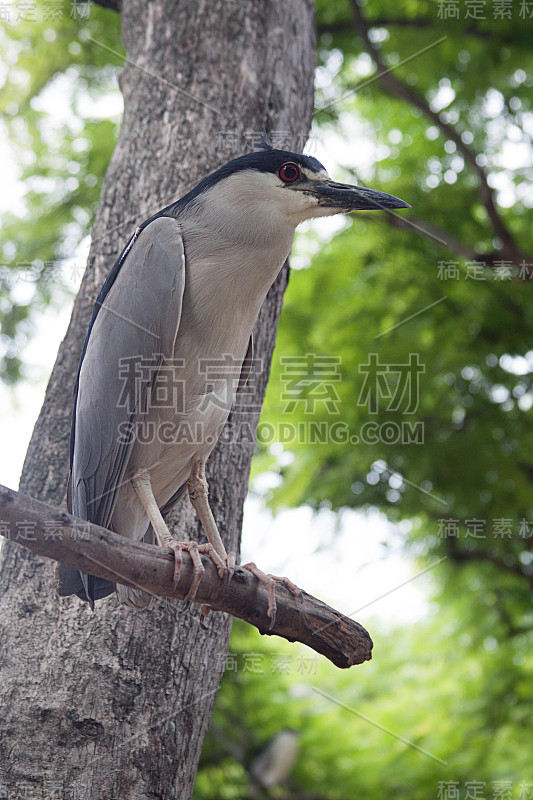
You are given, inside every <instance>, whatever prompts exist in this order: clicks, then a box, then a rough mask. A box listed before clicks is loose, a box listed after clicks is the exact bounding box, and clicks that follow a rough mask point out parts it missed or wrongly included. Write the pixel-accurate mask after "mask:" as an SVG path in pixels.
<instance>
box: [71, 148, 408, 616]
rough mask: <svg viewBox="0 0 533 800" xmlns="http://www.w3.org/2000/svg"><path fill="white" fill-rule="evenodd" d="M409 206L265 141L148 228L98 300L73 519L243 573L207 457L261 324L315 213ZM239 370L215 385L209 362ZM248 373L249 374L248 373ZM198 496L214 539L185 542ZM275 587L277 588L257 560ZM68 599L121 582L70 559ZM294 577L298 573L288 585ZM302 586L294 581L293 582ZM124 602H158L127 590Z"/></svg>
mask: <svg viewBox="0 0 533 800" xmlns="http://www.w3.org/2000/svg"><path fill="white" fill-rule="evenodd" d="M394 208H409V206H408V204H407V203H404V202H403V201H402V200H399V199H398V198H396V197H393V196H392V195H388V194H384V193H383V192H378V191H375V190H373V189H366V188H363V187H359V186H348V185H345V184H341V183H336V182H335V181H332V180H331V179H330V177H329V175H328V173H327V172H326V170H325V168H324V167H323V166H322V164H321V163H320V162H319V161H317V160H316V159H315V158H312V157H311V156H305V155H300V154H297V153H291V152H286V151H283V150H274V149H271V148H269V149H264V150H261V151H260V152H255V153H250V154H248V155H244V156H241V157H240V158H236V159H234V160H233V161H229V162H228V163H227V164H224V166H222V167H220V169H218V170H216V172H213V173H212V174H211V175H208V176H207V178H204V180H203V181H201V182H200V183H199V184H198V185H197V186H196V187H195V188H194V189H192V191H190V192H189V193H188V194H186V195H185V196H184V197H182V198H181V200H178V201H177V202H175V203H173V204H172V205H170V206H167V208H164V209H163V210H162V211H159V212H158V213H157V214H155V215H154V216H153V217H150V219H148V220H147V221H146V222H144V223H143V224H142V225H140V226H139V227H138V228H137V230H136V231H135V233H134V234H133V236H132V238H131V239H130V240H129V242H128V244H127V245H126V247H125V248H124V250H123V251H122V253H121V255H120V257H119V259H118V261H117V262H116V264H115V265H114V267H113V269H112V270H111V272H110V273H109V276H108V278H107V280H106V281H105V284H104V286H103V288H102V291H101V292H100V294H99V296H98V299H97V301H96V304H95V307H94V310H93V315H92V319H91V322H90V325H89V330H88V332H87V337H86V339H85V344H84V347H83V352H82V356H81V360H80V366H79V372H78V378H77V382H76V391H75V402H74V412H73V420H72V433H71V447H70V450H71V475H70V481H69V483H70V496H71V508H72V513H73V514H74V515H75V516H77V517H81V518H82V519H85V520H89V521H90V522H94V523H96V524H98V525H101V526H103V527H105V528H110V529H111V530H113V531H116V532H117V533H120V534H122V535H123V536H126V537H127V538H129V539H133V540H136V541H140V540H142V539H145V540H146V538H150V539H151V537H152V531H153V533H154V534H155V538H156V540H157V542H158V543H159V544H160V545H161V546H162V547H170V548H171V549H172V550H173V551H174V554H175V580H177V578H178V577H179V570H180V564H181V557H182V551H183V550H187V551H189V553H190V554H191V557H192V559H193V562H194V564H195V574H194V579H193V582H192V584H191V588H190V591H189V594H188V597H189V599H192V598H193V597H194V596H195V592H196V590H197V587H198V583H199V581H200V580H201V577H202V574H203V572H204V567H203V565H202V561H201V556H200V554H201V553H204V554H207V555H209V556H210V557H211V558H212V559H213V561H214V562H215V564H216V565H217V567H218V570H219V575H220V576H221V577H223V576H224V575H228V574H229V575H231V573H232V570H233V568H234V557H233V556H232V554H229V555H228V554H227V553H226V550H225V547H224V544H223V542H222V539H221V537H220V534H219V532H218V530H217V526H216V523H215V520H214V518H213V515H212V513H211V509H210V507H209V503H208V493H207V483H206V479H205V463H206V460H207V458H208V457H209V454H210V453H211V451H212V450H213V448H214V446H215V444H216V442H217V441H218V439H219V437H220V434H221V431H222V427H223V425H224V423H225V422H226V420H227V418H228V416H229V413H230V410H231V406H232V404H233V402H234V399H235V394H236V392H237V391H238V388H239V387H240V386H242V384H243V382H245V380H246V373H247V369H248V365H249V363H250V360H251V354H252V338H251V336H252V328H253V326H254V323H255V321H256V319H257V315H258V313H259V309H260V308H261V304H262V303H263V301H264V299H265V296H266V294H267V292H268V289H269V287H270V286H271V285H272V283H273V281H274V279H275V278H276V276H277V275H278V273H279V271H280V270H281V268H282V266H283V264H284V262H285V260H286V258H287V257H288V255H289V251H290V249H291V245H292V241H293V238H294V233H295V230H296V227H297V226H298V225H299V224H300V223H301V222H303V221H304V220H306V219H310V218H312V217H325V216H330V215H332V214H339V213H348V212H350V211H354V210H357V209H364V210H369V209H394ZM228 363H229V364H230V365H233V366H234V365H237V367H238V369H237V374H236V376H235V379H234V380H233V377H232V379H231V380H228V371H227V370H226V372H225V374H223V375H222V376H219V377H218V378H216V379H215V380H213V376H212V375H211V376H209V374H208V372H207V370H206V366H209V365H210V364H211V365H213V364H215V365H216V364H218V365H220V364H228ZM234 372H235V370H234ZM187 490H188V492H189V497H190V499H191V502H192V505H193V506H194V508H195V509H196V512H197V514H198V516H199V518H200V521H201V523H202V525H203V528H204V530H205V533H206V536H207V540H208V543H207V544H203V545H198V544H196V543H195V542H178V541H177V540H176V539H175V538H174V537H173V536H172V535H171V534H170V532H169V530H168V528H167V525H166V523H165V521H164V517H165V515H166V514H167V513H168V512H169V511H170V510H171V509H172V508H173V507H174V506H175V505H176V503H178V502H179V500H180V499H181V498H182V496H183V495H184V493H185V492H186V491H187ZM245 566H246V567H247V568H248V569H250V570H251V571H252V572H254V573H255V574H256V575H257V577H258V578H259V579H260V580H262V581H264V582H266V583H267V585H268V588H269V614H270V616H271V617H273V616H274V613H275V598H274V582H273V579H272V576H266V575H264V574H263V573H262V572H261V571H260V570H258V569H257V567H256V566H255V565H253V564H251V565H245ZM58 575H59V589H58V591H59V594H61V595H68V594H77V595H78V597H80V598H81V599H82V600H86V601H87V600H88V601H89V603H90V604H91V607H94V601H95V600H97V599H100V598H103V597H106V596H107V595H109V594H110V593H111V592H112V591H113V590H114V589H115V585H114V584H113V583H111V582H110V581H106V580H103V579H102V578H98V577H94V576H92V575H84V574H81V573H80V572H78V571H77V570H74V569H72V568H70V567H66V566H64V565H61V566H60V567H59V573H58ZM284 580H285V579H284ZM288 583H289V585H290V582H288ZM116 591H117V594H118V597H119V600H121V601H122V602H125V603H128V604H129V605H131V606H134V607H137V608H144V607H146V606H147V605H148V603H149V602H150V599H151V598H150V595H148V594H147V593H146V592H143V591H142V590H140V589H134V588H130V587H126V586H122V585H120V584H117V586H116Z"/></svg>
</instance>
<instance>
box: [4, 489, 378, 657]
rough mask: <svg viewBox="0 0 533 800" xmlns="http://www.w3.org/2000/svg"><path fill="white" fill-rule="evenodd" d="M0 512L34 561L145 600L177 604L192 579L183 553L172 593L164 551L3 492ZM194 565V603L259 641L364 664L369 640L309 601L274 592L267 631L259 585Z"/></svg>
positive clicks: (239, 574)
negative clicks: (248, 629)
mask: <svg viewBox="0 0 533 800" xmlns="http://www.w3.org/2000/svg"><path fill="white" fill-rule="evenodd" d="M0 509H1V512H0V513H1V517H2V522H3V523H4V530H6V532H7V534H8V535H7V538H8V539H9V540H11V541H15V542H17V543H19V544H21V545H23V546H24V547H27V548H28V549H29V550H31V551H32V552H33V553H36V554H37V555H40V556H46V557H47V558H53V559H56V560H58V561H61V562H62V563H64V564H67V565H69V566H71V567H76V568H78V569H80V570H82V571H83V572H88V573H90V574H92V575H97V576H99V577H101V578H107V579H109V580H112V581H115V582H118V583H121V584H124V585H125V586H134V587H135V588H139V589H144V590H145V591H147V592H150V593H151V594H153V595H158V596H159V595H161V596H164V597H177V598H179V599H180V600H183V599H184V598H185V596H186V594H187V591H188V588H189V586H190V583H191V579H192V575H193V567H192V561H191V558H190V556H189V554H188V553H185V552H184V553H183V567H182V571H181V575H180V579H179V582H178V585H177V586H176V587H174V586H173V583H172V578H173V572H174V557H173V555H172V552H171V551H170V550H166V549H163V548H160V547H154V546H152V545H148V544H143V543H142V542H132V541H130V540H129V539H125V538H124V537H123V536H120V535H118V534H116V533H112V532H111V531H108V530H106V529H105V528H100V527H99V526H98V525H92V524H90V523H88V522H86V521H85V520H80V519H76V517H72V516H71V515H70V514H67V513H66V512H64V511H61V510H59V509H57V508H53V507H52V506H49V505H47V504H45V503H41V502H39V501H37V500H34V499H33V498H30V497H25V496H24V495H21V494H18V493H17V492H14V491H12V490H11V489H7V488H6V487H4V486H0ZM202 561H203V564H204V567H205V575H204V577H203V578H202V581H201V583H200V586H199V587H198V593H197V596H196V599H195V602H198V603H203V604H207V605H209V606H210V607H211V608H213V609H215V610H217V611H226V612H227V613H228V614H232V615H233V616H234V617H239V618H240V619H243V620H245V621H246V622H249V623H250V624H251V625H255V627H256V628H258V630H259V631H260V633H263V634H269V635H271V634H276V635H277V636H282V637H283V638H284V639H288V641H290V642H294V641H298V642H302V643H303V644H306V645H308V647H311V648H312V649H313V650H315V651H316V652H317V653H320V654H321V655H323V656H325V657H326V658H328V659H329V660H330V661H332V662H333V663H334V664H335V665H336V666H337V667H342V668H346V667H351V666H353V665H354V664H362V663H363V662H364V661H369V660H370V658H371V657H372V640H371V638H370V636H369V635H368V633H367V631H366V630H365V629H364V628H363V627H362V626H361V625H359V623H358V622H355V621H354V620H352V619H349V618H348V617H345V616H344V615H343V614H340V613H339V612H338V611H335V610H334V609H333V608H330V607H329V606H327V605H326V604H325V603H322V602H321V601H320V600H317V599H316V598H315V597H312V596H311V595H309V594H307V593H306V592H302V594H301V596H299V597H295V596H294V595H293V594H292V593H291V592H290V591H289V590H288V589H287V588H286V587H285V586H283V585H281V584H280V587H279V588H278V587H276V600H277V614H276V619H275V622H274V625H273V626H272V627H270V625H271V621H270V619H269V617H268V616H267V607H268V599H267V592H266V589H265V587H264V585H263V584H260V583H259V581H258V580H257V579H256V578H255V577H254V576H253V575H252V574H251V573H250V572H248V571H247V570H245V569H242V568H240V567H237V569H236V570H235V574H234V575H233V578H232V579H231V581H230V582H228V581H227V580H221V579H220V578H219V577H218V574H217V571H216V568H215V566H214V564H213V563H212V562H211V560H210V559H208V558H206V557H204V558H203V559H202ZM132 613H138V612H132Z"/></svg>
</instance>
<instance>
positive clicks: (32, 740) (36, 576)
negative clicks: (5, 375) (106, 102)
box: [0, 0, 314, 800]
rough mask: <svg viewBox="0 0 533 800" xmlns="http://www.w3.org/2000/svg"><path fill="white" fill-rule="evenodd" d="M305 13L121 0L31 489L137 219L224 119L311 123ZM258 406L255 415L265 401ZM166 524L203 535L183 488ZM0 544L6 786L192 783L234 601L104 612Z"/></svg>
mask: <svg viewBox="0 0 533 800" xmlns="http://www.w3.org/2000/svg"><path fill="white" fill-rule="evenodd" d="M312 16H313V11H312V2H311V0H269V1H268V2H263V0H261V1H259V0H210V1H209V2H205V1H204V2H194V0H181V2H180V3H175V2H174V0H152V2H150V3H148V4H145V3H143V2H141V0H125V2H124V4H123V9H122V22H123V38H124V43H125V46H126V50H127V54H128V59H129V61H127V62H126V64H125V67H124V70H123V72H122V75H121V79H120V85H121V88H122V91H123V94H124V104H125V112H124V121H123V126H122V131H121V134H120V138H119V141H118V144H117V147H116V149H115V153H114V155H113V158H112V161H111V164H110V166H109V169H108V172H107V176H106V180H105V183H104V187H103V190H102V196H101V201H100V206H99V209H98V213H97V218H96V221H95V225H94V229H93V244H92V247H91V252H90V256H89V261H88V266H87V271H86V274H85V277H84V280H83V283H82V288H81V290H80V294H79V296H78V299H77V301H76V304H75V306H74V311H73V314H72V319H71V322H70V325H69V328H68V331H67V334H66V337H65V339H64V341H63V343H62V345H61V347H60V350H59V353H58V357H57V362H56V365H55V367H54V370H53V374H52V377H51V379H50V383H49V386H48V389H47V392H46V398H45V402H44V406H43V409H42V411H41V414H40V417H39V419H38V421H37V424H36V427H35V430H34V434H33V438H32V441H31V444H30V447H29V450H28V454H27V458H26V462H25V466H24V470H23V475H22V479H21V490H22V491H23V492H25V493H27V494H29V495H32V496H33V497H35V498H38V499H40V500H43V501H46V502H48V503H50V504H52V505H55V506H60V505H62V504H64V500H65V483H66V476H67V463H68V456H67V452H68V435H69V420H70V411H71V398H72V387H73V382H74V376H75V373H76V366H77V361H78V357H79V353H80V349H81V344H82V340H83V336H84V331H85V329H86V326H87V323H88V318H89V313H90V308H91V306H92V303H93V302H94V299H95V297H96V294H97V292H98V289H99V287H100V285H101V284H102V282H103V280H104V278H105V275H106V273H107V271H108V270H109V269H110V267H111V265H112V264H113V262H114V260H115V258H116V257H117V255H118V253H119V251H120V250H121V248H122V246H123V244H124V243H125V241H126V240H127V238H128V236H129V235H130V233H131V232H132V230H133V229H134V227H135V225H136V224H137V223H138V222H140V221H141V220H143V219H145V218H146V217H147V216H149V215H150V214H151V213H152V212H154V211H156V210H157V209H159V208H161V207H162V206H163V205H165V204H167V203H168V202H169V199H171V198H173V197H176V196H179V194H181V193H183V191H184V189H186V188H187V187H190V186H191V185H193V184H194V183H196V182H197V181H198V180H199V179H200V178H201V177H203V176H204V175H205V174H207V173H208V172H210V171H211V170H212V169H214V168H216V167H217V166H218V165H220V164H221V163H223V162H224V161H227V160H228V159H229V158H231V157H233V156H235V155H237V154H238V153H239V152H240V151H242V145H240V144H239V143H236V144H233V145H231V144H230V143H229V141H228V139H227V138H226V137H221V136H220V132H226V133H227V132H232V131H233V132H236V133H237V134H241V133H242V132H243V131H247V130H255V131H257V130H261V129H266V130H267V131H269V130H283V131H292V132H293V134H294V135H295V136H294V139H295V140H296V137H297V136H301V133H302V132H304V131H307V130H308V126H309V123H310V119H311V113H312V93H313V69H314V41H313V37H314V33H313V18H312ZM154 75H155V76H159V78H157V77H154ZM193 98H196V99H193ZM206 104H207V105H206ZM213 109H217V111H214V110H213ZM221 141H223V142H225V143H226V144H228V146H227V147H223V148H221V147H220V143H221ZM286 283H287V270H286V269H285V270H284V271H283V272H282V273H281V275H280V276H279V278H278V280H277V281H276V283H275V284H274V286H273V287H272V289H271V291H270V293H269V295H268V298H267V300H266V302H265V304H264V307H263V309H262V312H261V314H260V319H259V321H258V325H257V330H256V353H257V354H258V355H259V356H260V357H261V358H262V359H263V371H262V373H261V375H260V376H259V378H258V380H256V381H255V382H254V394H255V397H254V400H256V401H257V400H259V401H261V400H262V397H263V394H264V390H265V385H266V380H267V377H268V365H269V363H270V358H271V354H272V349H273V346H274V340H275V333H276V328H277V322H278V317H279V313H280V309H281V302H282V297H283V292H284V289H285V286H286ZM243 413H247V412H243ZM243 413H241V415H240V419H241V420H242V418H243ZM247 419H248V421H249V423H250V427H251V429H252V430H254V429H255V426H256V424H257V414H249V415H248V417H247ZM252 450H253V443H252V441H249V442H245V443H234V444H220V446H218V447H217V449H216V450H215V452H214V453H213V455H212V457H211V459H210V462H209V475H208V477H209V480H210V487H211V502H212V507H213V511H214V514H215V517H216V518H217V521H218V523H219V526H220V529H221V531H223V532H224V538H225V542H226V545H227V546H228V548H230V549H238V544H239V535H240V529H241V522H242V506H243V501H244V497H245V494H246V488H247V483H248V472H249V465H250V460H251V456H252ZM173 524H175V526H176V527H177V528H179V529H180V530H181V531H182V532H185V533H186V534H187V535H188V536H191V537H195V538H199V536H200V532H199V525H198V522H197V520H196V518H195V516H194V513H193V512H192V509H191V507H190V505H189V504H188V501H186V502H184V503H183V504H182V505H181V506H180V507H178V509H177V510H176V511H175V513H174V515H173ZM1 558H2V563H1V570H0V686H1V687H2V694H3V698H2V704H1V710H0V717H1V719H0V726H1V743H0V798H1V799H2V800H3V798H6V797H10V798H11V800H12V799H13V798H18V797H24V798H28V799H29V800H33V799H34V798H35V799H37V798H39V800H43V798H46V800H48V799H49V798H56V797H57V798H69V799H70V800H94V799H95V798H99V800H106V799H111V798H112V799H113V800H114V798H117V799H118V798H120V800H125V799H126V798H127V799H128V800H148V798H150V799H152V798H165V800H168V799H169V798H176V797H177V798H184V800H186V799H187V798H190V797H191V796H192V787H193V783H194V777H195V772H196V766H197V762H198V757H199V753H200V749H201V746H202V742H203V738H204V735H205V731H206V728H207V725H208V721H209V718H210V714H211V711H212V707H213V703H214V700H215V695H216V691H217V688H218V684H219V681H220V677H221V673H222V670H223V665H224V659H225V652H226V649H227V645H228V637H229V632H230V618H229V617H228V616H227V615H225V614H222V613H220V612H216V613H214V614H212V615H210V616H209V617H208V618H207V621H206V623H205V628H203V627H201V625H200V614H199V610H198V607H197V606H193V607H191V609H190V610H188V611H185V610H184V609H183V608H182V604H181V603H180V602H179V601H176V602H175V601H172V602H171V604H170V605H169V604H167V602H166V601H165V600H163V599H159V600H158V601H157V602H156V603H155V604H154V607H152V608H151V609H150V610H148V611H147V612H134V611H132V610H130V609H126V608H122V607H119V606H118V605H117V603H116V600H115V599H114V598H109V599H108V600H105V601H102V602H100V603H99V604H98V606H97V611H96V613H94V614H93V613H91V612H90V610H89V609H88V607H87V606H86V605H82V604H80V602H79V601H78V600H77V599H76V598H74V599H68V600H63V601H59V600H58V598H57V596H56V594H55V591H54V579H53V568H52V565H51V563H50V562H49V561H47V560H45V559H43V558H41V557H38V556H35V555H33V554H32V553H30V552H29V551H27V550H24V549H23V548H20V547H17V546H16V545H15V544H12V543H9V542H8V543H6V544H5V545H4V547H3V548H2V554H1Z"/></svg>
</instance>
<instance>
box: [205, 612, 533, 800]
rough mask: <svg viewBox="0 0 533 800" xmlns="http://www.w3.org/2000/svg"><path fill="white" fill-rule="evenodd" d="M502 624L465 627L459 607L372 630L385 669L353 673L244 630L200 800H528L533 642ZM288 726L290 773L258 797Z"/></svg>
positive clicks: (375, 665)
mask: <svg viewBox="0 0 533 800" xmlns="http://www.w3.org/2000/svg"><path fill="white" fill-rule="evenodd" d="M462 602H463V603H464V602H465V599H464V598H463V601H462ZM472 602H475V598H474V597H473V598H472ZM493 622H494V627H492V626H486V627H485V626H483V625H481V626H472V629H471V630H470V631H466V630H464V627H463V625H462V623H460V622H459V621H458V619H457V617H456V616H455V609H454V608H449V609H442V610H441V611H439V614H438V618H437V616H433V617H431V618H430V619H428V620H427V621H425V622H424V623H418V624H417V625H413V626H404V627H403V628H402V630H401V632H400V631H395V632H394V634H393V635H391V633H390V632H387V631H384V630H381V631H379V630H378V631H377V633H376V626H374V641H375V660H373V661H371V662H370V663H367V664H364V665H362V666H359V667H352V668H351V669H350V670H348V671H342V672H340V671H339V670H337V669H336V668H335V667H333V666H332V665H331V664H328V663H327V662H325V661H323V660H322V659H319V658H318V657H315V654H313V653H312V651H310V650H308V649H306V648H303V647H299V646H297V645H289V644H287V643H285V642H280V641H279V640H275V641H272V640H270V639H269V640H266V637H265V638H262V637H260V635H259V634H258V633H257V631H255V630H254V629H251V628H250V627H248V626H245V625H244V624H243V623H241V622H236V623H235V626H234V630H233V635H232V645H231V648H230V654H229V656H228V660H227V662H226V671H225V673H224V679H223V681H222V686H221V689H220V692H219V695H218V698H217V702H216V706H215V711H214V714H213V717H212V721H211V726H210V729H209V732H208V735H207V738H206V741H205V745H204V749H203V752H202V756H201V760H200V767H199V771H198V777H197V780H196V784H195V795H194V796H195V800H244V799H245V798H249V797H253V796H260V797H267V796H270V797H279V798H293V799H294V800H296V798H298V800H326V798H328V799H329V800H337V799H338V800H348V798H357V797H365V798H376V800H382V798H384V797H409V798H412V800H418V799H419V800H428V798H440V800H452V799H453V798H455V800H457V798H459V797H460V798H467V797H468V796H469V795H468V792H469V786H470V797H471V798H478V800H493V798H494V799H495V800H511V798H513V800H515V799H516V800H518V799H519V800H527V798H530V797H531V792H532V791H533V775H532V773H531V759H530V755H529V751H528V748H527V747H526V746H525V741H524V737H525V735H527V733H526V731H527V729H528V727H529V725H530V722H529V720H530V716H531V693H530V691H529V689H528V687H529V686H530V684H531V679H532V678H533V659H532V655H531V653H532V650H531V645H532V642H533V633H531V632H530V633H529V634H527V635H521V636H517V637H515V638H513V640H512V641H511V642H509V640H508V639H507V638H506V632H505V628H504V627H502V626H500V625H499V624H498V621H497V620H493ZM371 627H372V626H371ZM383 728H385V729H386V730H383ZM286 729H293V730H295V731H296V732H297V733H298V746H299V747H298V757H297V760H296V762H295V764H294V767H293V769H292V772H291V775H290V777H289V779H288V780H287V782H286V784H285V785H284V786H279V787H277V788H276V789H273V790H272V792H271V794H270V795H268V794H264V793H263V794H261V793H259V794H257V795H254V794H253V789H252V780H251V778H250V772H249V770H250V765H251V764H252V763H253V761H254V758H255V757H256V756H257V754H258V753H259V752H260V751H261V749H262V747H264V746H265V745H266V744H267V743H268V741H269V740H270V739H271V737H272V736H274V735H275V734H276V733H278V732H279V731H281V730H286ZM402 740H407V742H408V743H406V741H402ZM423 751H424V752H423ZM442 762H445V763H442ZM450 782H456V783H457V789H458V791H459V794H455V795H454V794H453V793H452V791H451V789H450V786H449V784H450ZM473 782H478V784H479V786H478V789H477V792H478V793H477V794H474V788H472V787H473ZM498 786H499V787H500V794H498V793H497V789H498ZM527 787H529V789H528V788H527ZM451 788H452V789H453V787H451ZM504 789H508V790H509V791H508V792H505V791H503V790H504Z"/></svg>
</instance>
